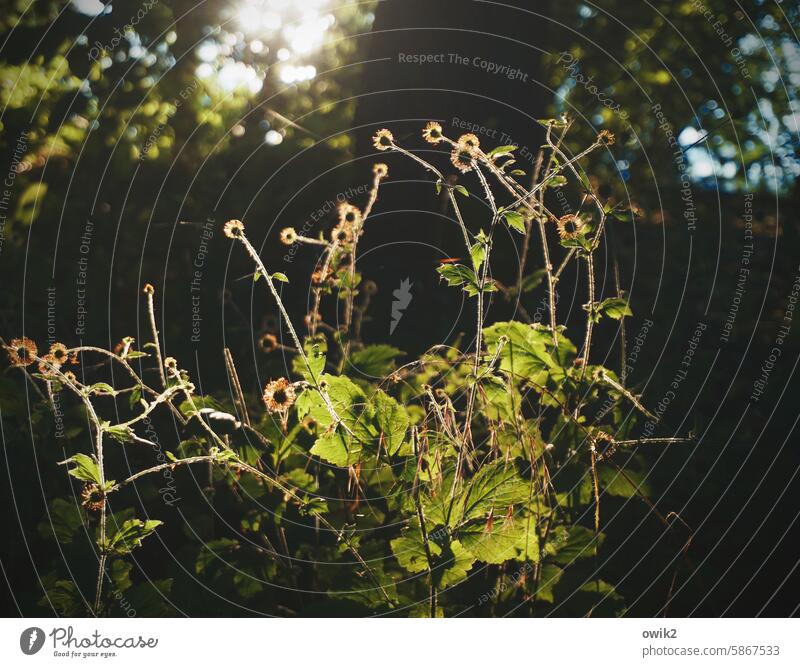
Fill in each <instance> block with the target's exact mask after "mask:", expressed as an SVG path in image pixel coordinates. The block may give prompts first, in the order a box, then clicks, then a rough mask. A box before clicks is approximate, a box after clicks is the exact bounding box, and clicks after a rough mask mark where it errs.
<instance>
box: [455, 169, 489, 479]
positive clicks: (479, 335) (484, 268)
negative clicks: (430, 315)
mask: <svg viewBox="0 0 800 667" xmlns="http://www.w3.org/2000/svg"><path fill="white" fill-rule="evenodd" d="M473 164H474V166H475V173H476V174H477V175H478V178H479V179H480V181H481V185H482V186H483V189H484V191H485V192H486V199H487V200H488V201H489V205H490V206H491V208H492V223H491V227H490V229H489V236H488V238H487V240H486V257H485V258H484V260H483V264H482V265H481V277H480V279H479V280H478V296H477V302H478V306H477V329H476V331H475V360H474V362H473V366H472V369H473V374H474V376H475V377H474V378H473V381H472V384H471V385H470V389H469V396H468V397H467V412H466V417H465V419H464V446H466V444H467V442H471V441H472V412H473V410H474V406H475V394H476V392H477V390H478V369H479V368H480V364H481V346H482V345H483V296H484V292H485V290H486V278H487V275H488V270H489V257H490V255H491V251H492V237H493V236H494V228H495V224H496V223H497V204H495V201H494V195H493V194H492V189H491V188H490V187H489V183H487V181H486V177H485V176H484V175H483V172H482V171H481V170H480V167H478V165H477V164H475V163H473ZM460 472H461V471H460V469H456V479H458V475H459V473H460Z"/></svg>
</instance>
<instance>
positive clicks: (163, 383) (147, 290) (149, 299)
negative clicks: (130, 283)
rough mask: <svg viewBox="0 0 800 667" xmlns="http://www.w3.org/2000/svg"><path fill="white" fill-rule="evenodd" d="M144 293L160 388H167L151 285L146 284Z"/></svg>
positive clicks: (153, 292) (153, 291) (153, 290)
mask: <svg viewBox="0 0 800 667" xmlns="http://www.w3.org/2000/svg"><path fill="white" fill-rule="evenodd" d="M144 293H145V296H146V297H147V316H148V318H149V319H150V331H151V332H152V334H153V345H155V348H156V360H157V362H158V375H159V377H160V378H161V386H162V387H163V388H164V389H166V388H167V376H166V375H165V374H164V360H163V359H162V358H161V343H160V342H159V340H158V328H157V327H156V311H155V306H154V304H153V296H154V294H155V289H154V288H153V286H152V285H150V284H147V285H145V287H144Z"/></svg>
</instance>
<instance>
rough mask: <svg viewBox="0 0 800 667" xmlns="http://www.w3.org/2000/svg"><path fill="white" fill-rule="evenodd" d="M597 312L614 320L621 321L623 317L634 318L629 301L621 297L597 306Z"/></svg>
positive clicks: (605, 300) (604, 301)
mask: <svg viewBox="0 0 800 667" xmlns="http://www.w3.org/2000/svg"><path fill="white" fill-rule="evenodd" d="M595 311H596V312H597V313H600V314H602V315H606V316H608V317H610V318H611V319H614V320H620V319H622V318H623V317H632V316H633V311H632V310H631V307H630V305H629V304H628V301H627V299H622V298H619V297H611V298H610V299H604V300H603V301H601V302H600V303H598V304H596V305H595Z"/></svg>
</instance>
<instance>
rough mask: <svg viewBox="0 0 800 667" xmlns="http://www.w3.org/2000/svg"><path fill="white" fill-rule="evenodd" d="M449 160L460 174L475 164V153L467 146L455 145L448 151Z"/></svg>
mask: <svg viewBox="0 0 800 667" xmlns="http://www.w3.org/2000/svg"><path fill="white" fill-rule="evenodd" d="M450 162H452V163H453V166H454V167H455V168H456V169H458V170H459V171H460V172H461V173H462V174H466V173H467V172H468V171H470V170H471V169H472V168H473V166H474V165H475V155H474V154H473V153H472V151H470V150H468V149H467V148H464V147H461V146H456V147H455V148H454V149H453V152H452V153H450Z"/></svg>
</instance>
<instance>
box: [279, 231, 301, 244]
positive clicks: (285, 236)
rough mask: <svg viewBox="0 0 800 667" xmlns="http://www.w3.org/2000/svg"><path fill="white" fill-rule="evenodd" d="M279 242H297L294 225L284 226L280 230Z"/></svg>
mask: <svg viewBox="0 0 800 667" xmlns="http://www.w3.org/2000/svg"><path fill="white" fill-rule="evenodd" d="M281 243H283V244H284V245H294V244H295V243H297V232H296V231H295V230H294V227H284V228H283V229H282V230H281Z"/></svg>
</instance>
